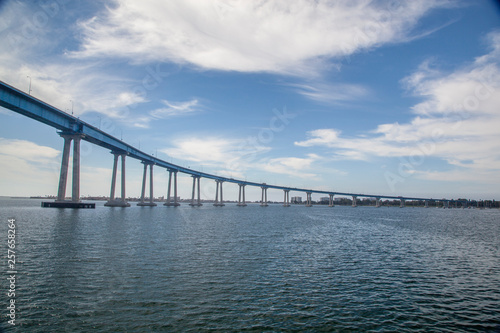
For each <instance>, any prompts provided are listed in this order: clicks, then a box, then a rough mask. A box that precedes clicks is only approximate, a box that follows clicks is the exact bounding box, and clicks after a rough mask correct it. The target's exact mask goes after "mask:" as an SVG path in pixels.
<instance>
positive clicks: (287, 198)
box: [283, 190, 290, 207]
mask: <svg viewBox="0 0 500 333" xmlns="http://www.w3.org/2000/svg"><path fill="white" fill-rule="evenodd" d="M283 193H284V194H283V195H284V198H283V207H290V190H283Z"/></svg>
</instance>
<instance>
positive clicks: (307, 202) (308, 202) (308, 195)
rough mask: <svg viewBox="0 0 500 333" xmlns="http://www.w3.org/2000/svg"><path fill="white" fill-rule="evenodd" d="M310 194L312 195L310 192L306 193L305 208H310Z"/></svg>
mask: <svg viewBox="0 0 500 333" xmlns="http://www.w3.org/2000/svg"><path fill="white" fill-rule="evenodd" d="M311 194H312V193H311V192H306V195H307V201H306V207H312V203H311Z"/></svg>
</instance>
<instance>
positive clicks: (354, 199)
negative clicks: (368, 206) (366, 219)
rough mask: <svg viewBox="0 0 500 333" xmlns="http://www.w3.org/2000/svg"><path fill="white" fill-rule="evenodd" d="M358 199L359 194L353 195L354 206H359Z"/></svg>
mask: <svg viewBox="0 0 500 333" xmlns="http://www.w3.org/2000/svg"><path fill="white" fill-rule="evenodd" d="M357 200H358V197H357V196H355V195H353V196H352V206H353V207H358V202H357Z"/></svg>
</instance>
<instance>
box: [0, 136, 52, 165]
mask: <svg viewBox="0 0 500 333" xmlns="http://www.w3.org/2000/svg"><path fill="white" fill-rule="evenodd" d="M0 155H3V156H4V157H5V156H15V157H17V158H20V159H23V160H25V161H28V162H35V163H41V164H50V163H52V162H53V159H54V158H56V157H57V156H58V155H59V151H58V150H56V149H53V148H50V147H44V146H40V145H37V144H36V143H33V142H30V141H26V140H11V139H4V138H0Z"/></svg>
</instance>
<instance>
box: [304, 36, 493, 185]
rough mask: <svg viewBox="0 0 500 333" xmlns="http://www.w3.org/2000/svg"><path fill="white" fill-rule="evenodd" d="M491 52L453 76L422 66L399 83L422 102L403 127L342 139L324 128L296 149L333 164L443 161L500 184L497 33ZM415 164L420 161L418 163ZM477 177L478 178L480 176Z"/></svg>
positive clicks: (457, 171)
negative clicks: (321, 152) (321, 153)
mask: <svg viewBox="0 0 500 333" xmlns="http://www.w3.org/2000/svg"><path fill="white" fill-rule="evenodd" d="M488 40H489V41H490V44H491V52H489V53H488V54H485V55H484V56H481V57H478V58H477V59H475V60H474V61H473V62H472V63H470V64H468V65H466V66H464V67H461V68H458V69H457V70H455V71H453V72H448V73H445V72H441V71H440V70H438V69H436V68H433V67H432V64H431V63H429V62H425V63H424V64H422V66H421V67H420V68H419V69H418V70H417V71H416V72H415V73H413V74H412V75H410V76H408V77H406V78H405V79H404V80H403V81H402V82H403V83H404V84H405V86H406V87H407V89H409V90H410V91H411V92H412V93H413V94H415V95H416V96H420V97H423V98H424V101H423V102H421V103H418V104H416V105H415V106H414V107H412V111H413V112H414V113H415V114H416V117H414V118H413V119H412V120H411V122H408V123H403V124H400V123H388V124H381V125H379V126H378V127H377V128H376V129H374V130H373V131H371V132H368V133H365V134H364V135H363V136H353V137H345V136H343V135H342V133H341V132H340V131H339V130H336V129H332V128H323V129H317V130H313V131H310V132H308V133H307V136H308V138H307V139H306V140H303V141H298V142H295V145H297V146H301V147H318V146H323V147H327V148H330V149H331V151H332V154H333V155H334V157H335V158H338V159H346V160H348V159H351V160H353V159H361V160H369V159H371V158H374V157H413V158H416V157H421V158H422V157H423V158H425V157H433V158H438V159H441V160H443V161H445V162H446V163H447V164H448V167H449V170H450V171H453V174H454V175H455V176H456V175H461V176H462V177H463V178H464V179H470V177H467V175H468V174H470V173H474V175H475V176H474V179H476V180H477V178H481V180H482V181H483V182H493V181H494V182H496V183H500V178H499V177H498V176H495V172H496V171H495V170H498V168H499V167H500V132H499V131H498V129H499V128H500V113H499V112H498V105H500V66H499V65H500V54H499V52H498V50H499V49H500V33H498V32H494V33H491V34H490V35H489V36H488ZM421 158H420V159H419V160H422V159H421ZM416 175H417V176H419V177H421V178H424V179H437V178H438V179H441V180H447V179H450V180H451V179H456V178H453V177H449V176H445V175H444V173H443V172H442V171H440V170H432V169H431V170H425V171H424V170H420V171H419V172H416ZM480 175H481V176H480Z"/></svg>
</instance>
